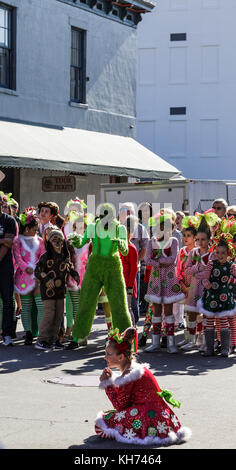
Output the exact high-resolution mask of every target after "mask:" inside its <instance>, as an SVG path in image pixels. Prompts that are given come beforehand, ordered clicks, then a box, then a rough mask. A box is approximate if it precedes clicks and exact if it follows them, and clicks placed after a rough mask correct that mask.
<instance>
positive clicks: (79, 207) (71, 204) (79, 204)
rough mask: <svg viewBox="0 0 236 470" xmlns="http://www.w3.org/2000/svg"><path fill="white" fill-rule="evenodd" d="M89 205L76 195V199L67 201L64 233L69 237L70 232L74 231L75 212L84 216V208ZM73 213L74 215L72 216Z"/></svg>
mask: <svg viewBox="0 0 236 470" xmlns="http://www.w3.org/2000/svg"><path fill="white" fill-rule="evenodd" d="M86 208H87V206H86V204H85V202H84V200H83V199H79V198H78V197H75V198H74V199H71V200H70V201H68V202H67V203H66V206H65V209H64V215H65V221H64V226H63V231H64V235H65V237H66V238H67V237H68V235H69V234H70V233H72V232H73V223H74V217H75V214H77V216H78V215H80V216H83V214H84V209H86ZM71 214H72V217H71Z"/></svg>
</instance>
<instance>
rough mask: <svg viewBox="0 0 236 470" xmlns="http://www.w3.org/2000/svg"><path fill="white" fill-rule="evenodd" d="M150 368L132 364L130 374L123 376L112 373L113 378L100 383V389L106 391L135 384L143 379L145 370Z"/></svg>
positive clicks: (147, 365)
mask: <svg viewBox="0 0 236 470" xmlns="http://www.w3.org/2000/svg"><path fill="white" fill-rule="evenodd" d="M149 367H150V365H149V364H146V363H145V364H138V363H136V362H134V363H133V364H132V368H131V371H130V372H129V373H128V374H126V375H124V376H122V375H118V374H116V373H112V377H111V378H110V379H107V380H104V381H103V382H100V385H99V388H101V389H104V388H107V387H109V386H115V387H121V386H122V385H126V384H128V383H130V382H135V381H136V380H138V379H140V378H141V377H142V375H143V374H144V372H145V368H146V369H149Z"/></svg>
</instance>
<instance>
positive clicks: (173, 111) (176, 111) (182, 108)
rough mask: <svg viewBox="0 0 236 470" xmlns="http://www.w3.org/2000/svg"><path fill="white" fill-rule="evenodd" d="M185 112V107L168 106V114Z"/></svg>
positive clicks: (174, 114)
mask: <svg viewBox="0 0 236 470" xmlns="http://www.w3.org/2000/svg"><path fill="white" fill-rule="evenodd" d="M178 114H186V107H178V108H170V115H171V116H176V115H178Z"/></svg>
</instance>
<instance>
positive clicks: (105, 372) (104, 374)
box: [100, 367, 112, 382]
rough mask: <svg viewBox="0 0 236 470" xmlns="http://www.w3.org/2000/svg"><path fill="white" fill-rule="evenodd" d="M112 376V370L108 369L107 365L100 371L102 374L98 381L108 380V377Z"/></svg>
mask: <svg viewBox="0 0 236 470" xmlns="http://www.w3.org/2000/svg"><path fill="white" fill-rule="evenodd" d="M111 376H112V371H111V369H109V367H106V368H105V369H104V370H103V372H102V375H101V376H100V382H103V380H108V379H110V378H111Z"/></svg>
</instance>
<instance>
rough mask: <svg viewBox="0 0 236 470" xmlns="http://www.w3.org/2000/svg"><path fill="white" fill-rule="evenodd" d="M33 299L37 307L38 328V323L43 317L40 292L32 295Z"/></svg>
mask: <svg viewBox="0 0 236 470" xmlns="http://www.w3.org/2000/svg"><path fill="white" fill-rule="evenodd" d="M34 300H35V304H36V308H37V312H38V315H37V321H38V328H39V327H40V323H41V320H42V318H43V313H44V310H43V301H42V297H41V295H40V294H38V295H36V296H35V297H34Z"/></svg>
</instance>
